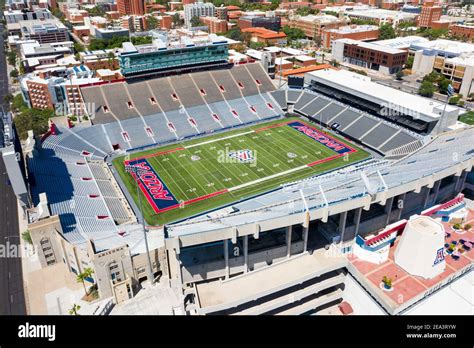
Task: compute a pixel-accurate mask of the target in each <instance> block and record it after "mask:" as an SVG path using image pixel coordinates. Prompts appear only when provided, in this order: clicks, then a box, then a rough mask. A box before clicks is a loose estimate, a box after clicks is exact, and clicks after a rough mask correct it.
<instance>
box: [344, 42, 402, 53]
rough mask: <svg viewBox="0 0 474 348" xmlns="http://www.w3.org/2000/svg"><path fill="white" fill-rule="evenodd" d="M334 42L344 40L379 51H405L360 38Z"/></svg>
mask: <svg viewBox="0 0 474 348" xmlns="http://www.w3.org/2000/svg"><path fill="white" fill-rule="evenodd" d="M335 42H344V43H347V44H350V45H356V46H359V47H363V48H367V49H370V50H374V51H380V52H384V53H389V54H399V53H404V52H405V51H403V50H399V49H398V48H392V47H389V46H380V45H377V44H374V43H371V42H364V41H360V40H353V39H338V40H336V41H335Z"/></svg>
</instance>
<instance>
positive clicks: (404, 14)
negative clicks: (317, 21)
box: [346, 7, 417, 19]
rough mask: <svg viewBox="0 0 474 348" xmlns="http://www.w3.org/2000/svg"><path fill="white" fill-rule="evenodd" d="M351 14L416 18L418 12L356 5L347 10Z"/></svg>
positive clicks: (370, 16)
mask: <svg viewBox="0 0 474 348" xmlns="http://www.w3.org/2000/svg"><path fill="white" fill-rule="evenodd" d="M346 13H347V14H349V15H351V16H352V15H353V16H360V17H368V18H374V19H383V18H394V19H396V18H398V19H400V18H415V17H416V16H417V14H416V13H409V12H401V11H394V10H386V9H382V8H370V9H366V8H357V7H354V8H353V9H352V10H351V11H347V12H346Z"/></svg>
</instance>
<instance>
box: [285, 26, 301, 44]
mask: <svg viewBox="0 0 474 348" xmlns="http://www.w3.org/2000/svg"><path fill="white" fill-rule="evenodd" d="M282 31H283V32H284V33H285V34H286V37H287V39H288V41H290V42H291V41H293V40H300V39H304V38H306V34H305V33H304V31H303V30H301V29H300V28H292V27H290V26H289V25H285V26H284V27H283V29H282Z"/></svg>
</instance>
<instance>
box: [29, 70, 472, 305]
mask: <svg viewBox="0 0 474 348" xmlns="http://www.w3.org/2000/svg"><path fill="white" fill-rule="evenodd" d="M317 77H318V76H317V73H315V74H314V75H312V74H308V75H307V84H306V88H304V89H281V90H276V89H275V87H274V85H273V83H272V81H271V80H270V79H269V78H268V75H267V74H266V73H265V71H264V70H263V68H262V66H261V65H260V64H259V63H253V64H244V65H239V66H235V67H233V68H231V69H221V70H213V71H201V72H195V73H190V74H182V75H179V76H169V77H162V78H155V79H148V80H146V81H139V82H133V83H132V82H118V83H111V84H106V85H98V86H89V87H84V88H82V89H81V94H82V98H83V100H84V102H85V103H88V104H90V105H94V109H93V111H92V113H91V114H90V122H91V124H90V125H87V126H86V125H80V126H76V127H74V128H67V127H64V126H61V125H60V124H56V125H54V126H52V127H51V130H50V133H49V134H47V136H45V137H44V138H43V139H42V141H41V142H40V143H38V144H37V146H36V147H35V149H34V150H32V151H31V152H29V153H28V155H27V158H28V172H29V179H30V182H31V181H32V180H31V179H32V178H34V180H33V181H34V184H32V186H31V193H32V198H33V202H34V206H35V208H33V209H31V210H30V212H29V217H30V226H29V230H30V232H31V234H32V238H33V241H34V243H35V245H36V247H37V249H38V250H39V254H40V259H41V262H42V265H43V266H44V267H47V266H48V264H52V263H56V262H65V263H66V264H67V265H68V267H69V268H70V270H71V272H73V273H78V272H81V271H82V269H83V268H84V267H93V268H94V269H95V272H96V273H95V279H94V280H95V281H96V282H97V284H98V288H99V292H100V294H101V296H102V297H109V296H110V297H114V298H115V301H116V302H121V301H124V300H126V299H127V298H129V297H131V296H133V292H134V289H136V287H138V282H139V281H140V280H142V279H144V278H146V272H145V267H146V258H147V255H146V248H145V243H144V240H143V238H142V228H141V225H140V224H141V223H143V221H138V220H139V219H137V216H140V214H139V213H138V211H139V209H138V208H137V205H136V203H135V201H134V199H133V197H132V193H131V192H130V191H129V190H128V189H127V188H126V187H125V186H124V183H123V182H122V180H121V179H120V177H119V176H118V174H117V173H116V171H115V169H114V168H113V167H112V165H111V162H112V160H113V159H114V158H115V157H116V156H120V155H123V154H127V153H134V152H136V151H143V149H148V148H150V149H151V148H153V147H156V146H157V145H163V144H173V143H175V142H182V141H183V140H186V139H194V138H197V137H202V136H205V135H206V134H209V133H213V134H220V133H222V134H225V133H224V132H225V131H226V130H229V129H239V128H240V127H243V126H245V125H249V124H255V123H260V122H263V121H268V120H272V119H279V118H283V117H284V114H285V113H286V114H293V115H299V116H300V117H301V118H303V119H304V120H305V121H306V122H313V123H316V124H320V125H323V126H324V127H328V129H327V132H329V133H332V132H333V133H337V134H339V135H342V136H344V137H346V139H348V140H349V139H350V140H351V141H353V142H355V143H357V144H359V145H361V146H364V147H365V148H366V149H367V150H368V151H369V152H371V153H372V156H371V158H369V159H366V160H364V161H361V162H358V163H355V164H351V165H348V166H346V167H341V168H339V169H336V170H333V171H329V172H326V173H322V174H320V175H316V176H313V177H309V178H307V179H304V180H298V181H295V182H290V183H287V184H285V185H283V186H281V187H279V188H277V189H275V190H273V191H271V192H266V193H263V194H259V195H256V196H253V197H249V198H247V199H244V200H241V201H237V202H234V203H232V204H228V205H226V206H222V207H220V208H218V209H213V210H210V211H205V212H199V213H196V214H194V215H193V216H189V217H187V218H186V219H185V220H181V221H175V222H172V223H168V224H166V225H164V226H148V227H147V229H148V232H147V235H148V239H149V245H150V257H151V259H152V263H153V272H154V273H155V275H158V274H161V275H162V279H167V280H168V283H169V285H170V286H171V287H172V288H173V289H175V290H176V291H178V293H179V294H180V296H181V297H180V298H181V300H182V305H183V310H185V311H186V312H187V313H191V314H193V313H194V314H215V313H219V314H303V313H312V314H314V313H318V312H319V311H320V310H322V309H324V308H326V307H327V306H330V305H332V304H335V303H338V302H340V301H341V299H342V295H343V291H344V279H345V276H346V274H347V269H348V268H349V267H350V266H349V261H348V258H347V257H346V255H345V254H347V253H349V252H351V250H352V248H353V246H354V243H355V242H356V240H357V237H358V236H361V237H364V236H367V235H369V234H375V235H377V234H378V233H379V232H380V231H382V230H383V229H384V228H385V227H386V226H387V225H390V224H392V223H394V222H397V221H399V220H400V219H403V218H406V217H408V216H411V215H412V214H415V213H419V212H421V211H423V210H425V209H426V208H428V207H430V206H433V205H435V204H437V203H438V202H443V201H445V200H449V199H452V198H453V197H455V196H456V195H457V194H458V193H459V192H461V191H462V190H463V188H464V187H465V184H466V178H467V176H468V173H469V172H471V170H472V165H473V163H474V160H473V157H474V152H473V150H472V145H471V141H470V140H471V139H472V137H473V135H474V134H473V133H474V128H472V127H467V126H466V127H464V126H462V125H459V124H458V123H453V122H451V120H452V119H454V118H455V117H456V116H457V114H456V113H457V111H458V110H457V109H452V110H451V109H447V113H446V114H445V115H444V116H446V115H447V116H446V118H443V117H440V115H439V114H438V116H437V117H436V116H435V114H436V113H433V111H432V110H431V111H429V110H428V111H429V112H428V111H427V112H426V114H422V113H421V115H420V112H418V113H417V114H416V117H414V118H413V123H414V124H413V125H412V124H404V123H403V121H400V119H403V117H402V116H403V115H407V116H408V115H411V111H412V109H413V110H415V111H416V108H417V107H418V105H411V107H409V108H408V109H406V108H403V109H401V110H400V108H398V111H399V114H397V118H393V119H389V118H388V117H384V115H383V114H380V110H381V107H382V106H383V105H382V104H383V103H382V102H380V103H379V104H377V103H375V102H374V100H369V97H367V96H363V95H361V94H360V90H359V88H358V87H357V88H353V89H350V86H351V85H350V83H349V84H348V86H349V87H347V86H346V87H345V88H344V89H342V88H339V89H337V86H336V85H337V83H334V82H337V78H334V79H327V82H324V81H323V79H317ZM330 80H331V81H332V82H333V83H330V82H331V81H330ZM313 82H316V83H313ZM336 89H337V91H338V92H337V93H336ZM331 91H332V92H331ZM350 95H352V96H353V99H352V100H356V101H357V102H356V103H348V102H349V101H350V100H351V98H349V97H348V96H350ZM411 97H412V96H410V98H411ZM406 100H407V103H408V102H411V99H409V98H408V97H407V99H406ZM359 102H360V103H359ZM416 102H421V99H417V100H416ZM358 105H359V107H357V106H358ZM423 105H424V104H423ZM405 106H406V105H405ZM252 108H254V109H253V110H254V111H255V112H250V110H252ZM433 108H434V109H436V105H432V109H433ZM423 110H424V109H423ZM423 110H418V111H423ZM411 116H413V115H411ZM191 120H193V122H191ZM410 125H411V127H408V126H410ZM51 250H53V252H51ZM469 267H470V266H469ZM396 312H397V311H393V312H392V313H396Z"/></svg>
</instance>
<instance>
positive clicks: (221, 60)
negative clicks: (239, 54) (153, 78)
mask: <svg viewBox="0 0 474 348" xmlns="http://www.w3.org/2000/svg"><path fill="white" fill-rule="evenodd" d="M228 57H229V52H228V41H227V39H225V38H223V37H219V36H217V35H215V34H210V35H209V37H208V39H207V40H206V41H197V42H195V41H193V40H191V38H189V37H187V36H183V37H181V39H180V41H176V42H167V41H161V40H155V41H154V42H153V44H150V45H140V46H134V45H133V44H132V43H129V42H127V43H124V44H123V51H122V52H121V53H120V55H119V62H120V69H121V72H122V75H123V76H125V77H126V78H128V77H133V76H140V75H143V74H150V73H164V72H170V71H172V70H173V71H176V70H181V71H182V70H187V69H198V68H202V67H211V66H218V65H225V64H227V60H228Z"/></svg>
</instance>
